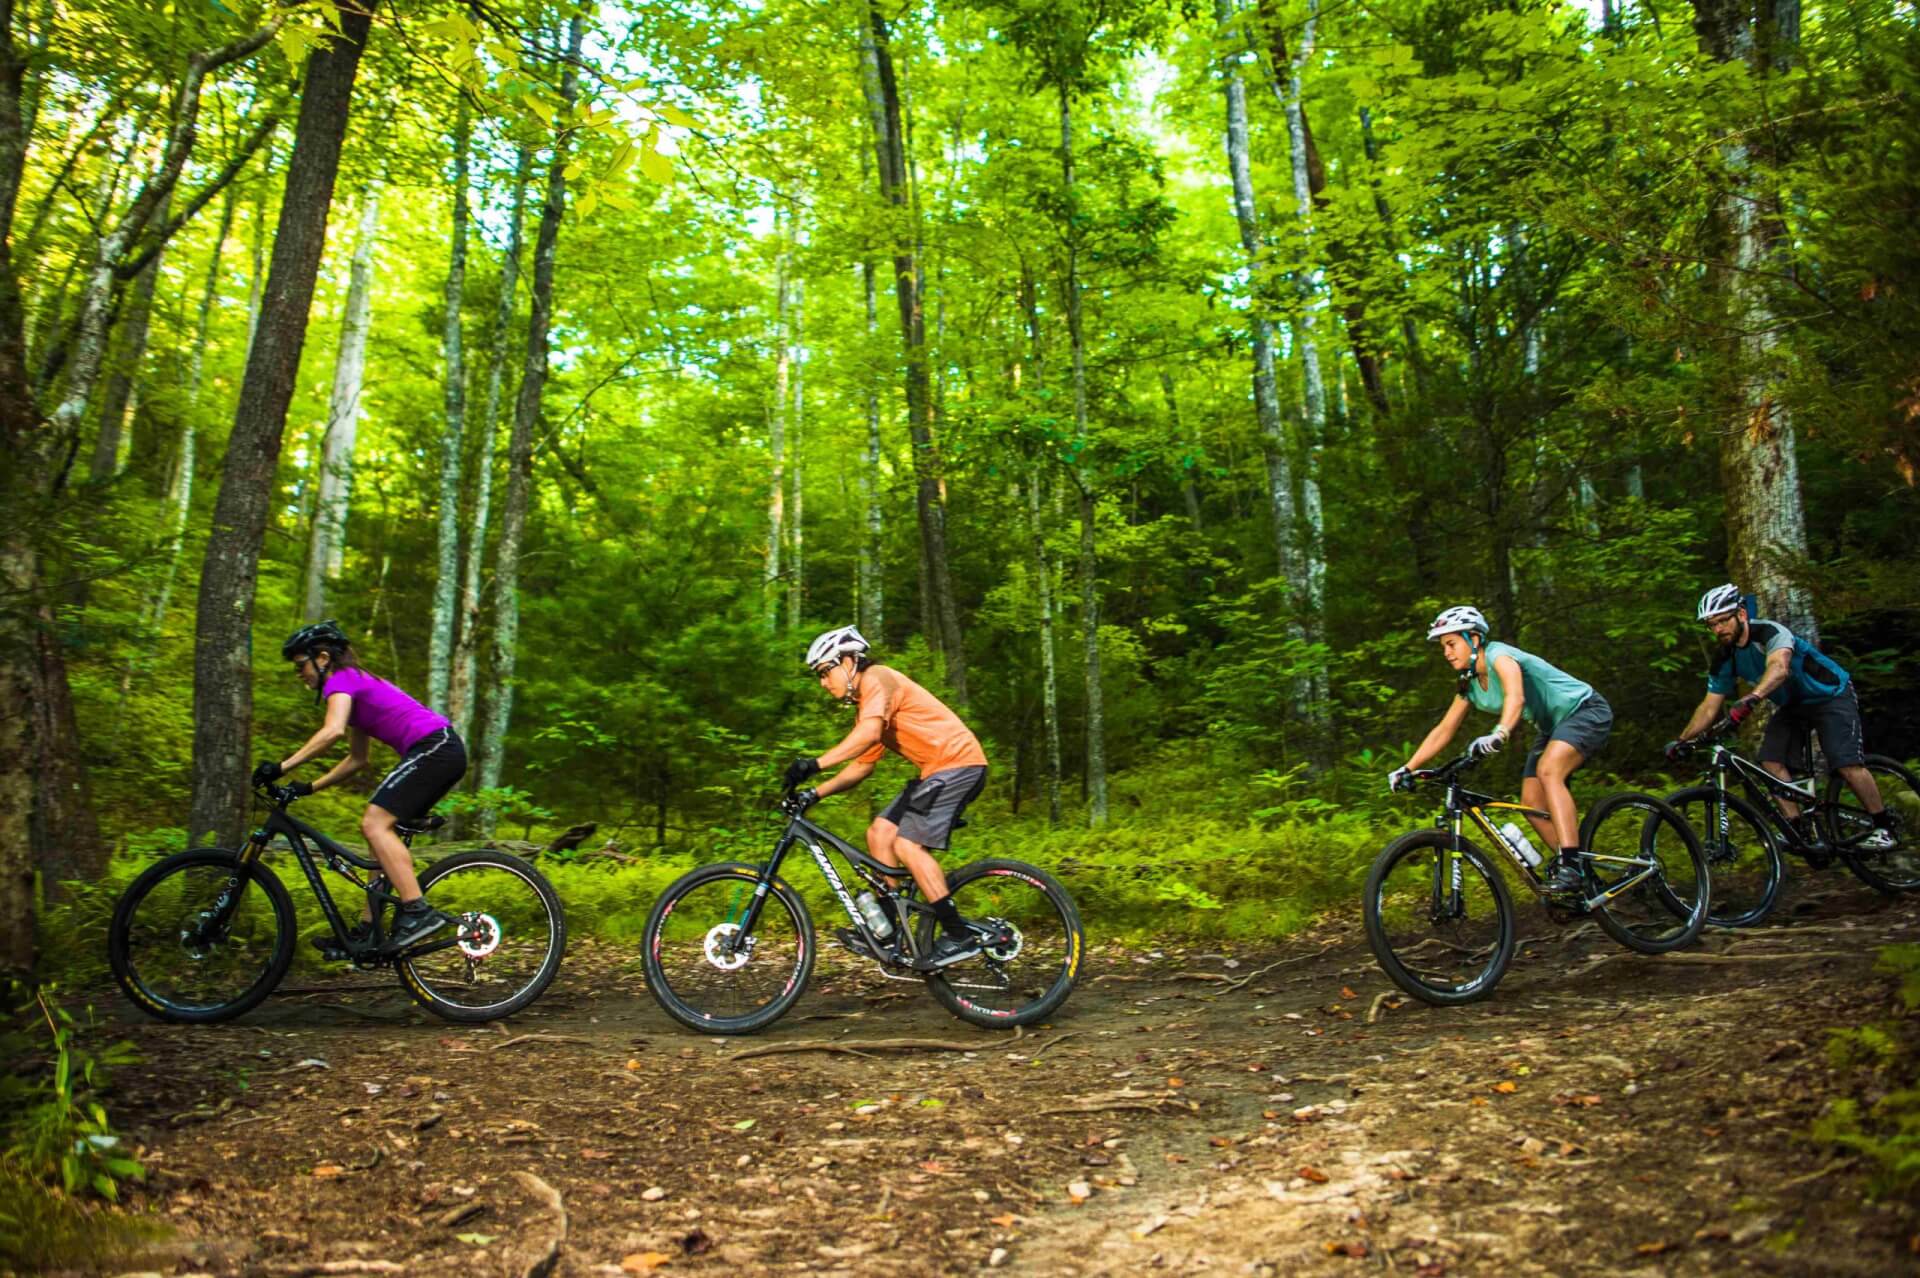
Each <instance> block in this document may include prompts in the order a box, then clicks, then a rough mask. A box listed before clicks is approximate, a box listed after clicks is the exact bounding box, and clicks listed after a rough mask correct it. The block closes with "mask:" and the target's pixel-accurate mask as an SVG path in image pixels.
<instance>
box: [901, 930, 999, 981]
mask: <svg viewBox="0 0 1920 1278" xmlns="http://www.w3.org/2000/svg"><path fill="white" fill-rule="evenodd" d="M982 948H983V947H982V945H981V942H980V938H979V937H978V936H974V935H968V936H946V935H942V936H941V937H940V939H939V940H937V941H935V942H934V943H933V948H932V949H930V950H928V951H927V952H926V953H925V954H922V955H921V956H920V957H919V959H918V960H916V961H915V963H914V965H913V970H914V971H916V972H937V971H939V970H940V969H941V968H943V967H947V966H949V965H951V964H954V963H964V962H966V961H967V960H968V959H970V958H978V957H980V951H981V949H982Z"/></svg>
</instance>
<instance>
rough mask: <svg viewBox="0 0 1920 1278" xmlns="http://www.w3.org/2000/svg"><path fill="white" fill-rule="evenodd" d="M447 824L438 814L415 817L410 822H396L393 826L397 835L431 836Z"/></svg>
mask: <svg viewBox="0 0 1920 1278" xmlns="http://www.w3.org/2000/svg"><path fill="white" fill-rule="evenodd" d="M446 823H447V819H446V818H445V817H443V816H441V815H440V814H439V813H438V812H435V813H432V814H431V815H429V816H423V817H415V818H413V819H412V820H411V821H396V822H394V824H393V828H394V832H395V833H397V834H431V833H433V832H434V831H435V830H438V829H439V828H440V827H441V826H443V825H445V824H446Z"/></svg>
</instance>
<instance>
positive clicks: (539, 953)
mask: <svg viewBox="0 0 1920 1278" xmlns="http://www.w3.org/2000/svg"><path fill="white" fill-rule="evenodd" d="M427 900H428V902H429V903H430V904H431V905H432V906H433V907H434V908H435V909H437V910H440V911H441V912H442V913H445V914H448V915H450V916H452V918H453V919H454V921H455V926H454V927H453V928H443V929H441V930H440V931H439V932H436V933H435V934H433V935H432V936H431V937H429V938H428V939H427V941H426V942H425V944H427V945H430V946H433V947H435V948H433V949H432V950H431V951H429V952H427V953H421V954H415V955H413V956H411V957H409V958H406V959H403V960H402V962H403V964H404V965H405V967H406V969H407V972H408V974H409V975H410V977H411V983H412V984H413V985H414V987H415V988H416V989H419V990H421V991H423V992H425V993H426V994H427V995H428V996H429V997H430V998H432V999H434V1000H436V1001H438V1002H440V1003H444V1004H446V1005H447V1006H449V1007H453V1008H459V1009H462V1010H464V1011H468V1012H473V1013H482V1012H487V1011H491V1010H493V1009H496V1008H501V1007H505V1006H506V1005H508V1004H509V1003H512V1002H513V1001H514V1000H515V999H516V998H519V997H520V996H521V995H522V994H523V993H525V992H526V991H527V990H528V989H530V988H534V987H535V986H537V985H538V984H539V983H540V982H541V981H542V979H543V978H544V976H545V974H546V972H547V970H548V968H549V967H550V965H552V964H553V963H554V962H556V961H557V959H558V957H559V948H560V944H561V939H562V936H563V932H562V924H561V921H560V918H559V916H558V915H557V914H556V913H555V911H554V909H553V907H552V906H551V905H550V904H549V903H548V901H547V899H546V897H545V896H543V895H542V894H541V892H540V888H539V885H538V884H537V883H536V882H535V881H534V879H533V877H532V872H531V871H529V870H525V869H521V868H519V867H516V866H512V865H507V864H503V863H498V862H487V861H476V862H469V863H467V864H464V865H459V866H455V867H454V868H452V869H450V870H448V871H446V872H445V873H444V874H441V875H439V876H437V877H435V878H434V879H432V880H431V881H430V882H429V883H428V885H427Z"/></svg>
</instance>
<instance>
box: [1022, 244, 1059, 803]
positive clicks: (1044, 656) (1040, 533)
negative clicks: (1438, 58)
mask: <svg viewBox="0 0 1920 1278" xmlns="http://www.w3.org/2000/svg"><path fill="white" fill-rule="evenodd" d="M1018 294H1019V301H1020V311H1021V315H1022V317H1023V319H1024V320H1025V322H1026V328H1027V349H1028V360H1029V362H1030V364H1031V366H1032V368H1033V392H1034V394H1035V395H1036V396H1037V395H1039V394H1040V392H1042V391H1043V390H1045V389H1046V378H1047V363H1046V350H1045V347H1044V346H1043V345H1042V343H1041V332H1040V299H1039V296H1038V289H1037V288H1036V287H1035V285H1034V279H1033V272H1032V270H1031V269H1029V268H1028V267H1027V265H1026V264H1025V263H1024V262H1022V264H1021V269H1020V285H1019V290H1018ZM1041 471H1042V465H1041V463H1040V462H1039V460H1037V459H1036V461H1035V463H1034V465H1033V468H1032V470H1031V471H1030V472H1029V474H1028V475H1027V482H1026V490H1027V493H1026V501H1027V538H1028V541H1029V543H1030V544H1031V546H1032V553H1033V584H1034V594H1035V604H1036V606H1037V609H1038V613H1039V615H1038V618H1037V620H1038V622H1039V627H1040V713H1041V721H1042V723H1043V725H1044V728H1045V733H1046V740H1047V769H1046V793H1047V820H1048V822H1049V823H1050V824H1053V825H1059V824H1060V819H1061V811H1060V770H1061V763H1060V679H1059V674H1058V672H1057V669H1056V662H1057V657H1056V654H1055V648H1054V637H1053V631H1054V626H1053V619H1054V614H1055V611H1056V610H1055V607H1054V596H1053V588H1054V580H1055V573H1054V571H1053V565H1052V562H1051V560H1050V559H1049V557H1048V554H1047V535H1046V516H1045V514H1044V510H1043V507H1042V504H1041V501H1040V476H1041Z"/></svg>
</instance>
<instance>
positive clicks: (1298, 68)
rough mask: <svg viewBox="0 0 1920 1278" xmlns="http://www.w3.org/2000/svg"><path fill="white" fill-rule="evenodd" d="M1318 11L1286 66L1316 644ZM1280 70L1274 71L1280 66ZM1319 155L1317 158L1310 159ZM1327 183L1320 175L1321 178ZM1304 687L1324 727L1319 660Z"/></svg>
mask: <svg viewBox="0 0 1920 1278" xmlns="http://www.w3.org/2000/svg"><path fill="white" fill-rule="evenodd" d="M1319 16H1320V5H1319V0H1307V19H1306V21H1305V23H1303V24H1302V25H1301V27H1300V41H1299V45H1298V47H1297V48H1296V49H1295V50H1294V53H1293V57H1292V59H1291V60H1290V61H1289V62H1288V63H1287V64H1286V72H1287V91H1286V121H1287V141H1288V152H1289V155H1290V157H1291V159H1292V167H1293V199H1294V209H1295V213H1296V216H1298V218H1299V220H1300V228H1299V229H1300V241H1301V257H1300V264H1299V268H1298V271H1297V273H1296V275H1295V287H1296V291H1297V293H1298V297H1299V302H1300V318H1299V322H1298V323H1297V324H1296V325H1295V329H1294V344H1295V345H1296V346H1297V347H1298V348H1299V352H1300V375H1301V385H1302V391H1303V393H1304V396H1305V399H1306V421H1305V423H1304V426H1305V430H1304V431H1303V434H1304V436H1305V437H1304V438H1303V439H1302V440H1301V441H1300V448H1299V451H1298V456H1299V457H1300V459H1301V470H1300V506H1301V515H1302V518H1303V522H1304V524H1305V528H1304V529H1303V536H1302V538H1301V543H1302V544H1301V553H1302V557H1303V558H1304V559H1305V560H1306V565H1305V567H1306V572H1305V573H1304V574H1303V576H1304V585H1305V588H1306V597H1305V598H1304V599H1303V600H1301V604H1302V605H1303V611H1304V612H1305V614H1306V624H1305V630H1306V635H1307V638H1308V639H1309V640H1312V641H1315V642H1318V641H1319V639H1320V637H1321V633H1320V614H1321V608H1322V602H1323V596H1324V595H1325V593H1326V576H1327V566H1326V557H1325V551H1324V549H1323V547H1324V546H1325V529H1324V527H1323V521H1322V515H1321V508H1320V475H1319V469H1320V468H1319V461H1318V458H1319V454H1320V450H1321V448H1323V447H1324V446H1325V443H1326V438H1327V386H1326V381H1325V379H1324V378H1323V377H1322V376H1321V372H1320V318H1321V311H1322V308H1323V301H1322V297H1321V290H1320V287H1319V274H1320V272H1319V268H1318V261H1317V253H1316V251H1315V248H1314V242H1313V197H1314V183H1313V178H1312V176H1311V173H1310V166H1309V158H1310V157H1309V150H1308V149H1309V147H1310V146H1311V145H1312V138H1311V136H1310V135H1309V133H1308V131H1307V116H1306V111H1305V109H1304V108H1303V107H1302V105H1301V72H1302V69H1303V68H1304V67H1305V66H1306V64H1307V62H1308V60H1309V59H1311V58H1312V57H1313V51H1314V27H1315V26H1316V25H1317V24H1318V21H1319ZM1278 69H1279V68H1277V67H1276V68H1275V70H1276V71H1278ZM1311 158H1314V159H1317V158H1318V157H1317V156H1314V157H1311ZM1322 181H1323V182H1324V179H1322ZM1307 682H1308V685H1309V692H1308V695H1307V697H1306V710H1307V717H1308V718H1309V719H1310V720H1311V721H1312V722H1314V723H1315V724H1316V725H1319V726H1322V727H1324V726H1325V724H1326V723H1327V718H1328V716H1327V691H1328V689H1327V671H1326V667H1325V666H1324V665H1318V664H1316V665H1315V666H1314V668H1313V669H1312V671H1311V672H1310V673H1309V674H1308V676H1307ZM1315 748H1316V751H1317V752H1318V753H1319V754H1320V755H1321V756H1322V762H1326V761H1327V759H1326V743H1325V742H1317V743H1316V746H1315Z"/></svg>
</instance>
